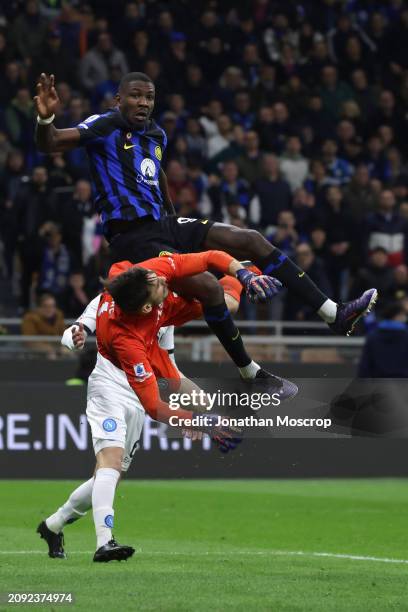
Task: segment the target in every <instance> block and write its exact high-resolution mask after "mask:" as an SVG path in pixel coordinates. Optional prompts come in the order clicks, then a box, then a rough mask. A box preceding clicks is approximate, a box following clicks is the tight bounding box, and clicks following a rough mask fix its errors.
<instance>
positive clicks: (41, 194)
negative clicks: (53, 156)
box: [13, 166, 53, 308]
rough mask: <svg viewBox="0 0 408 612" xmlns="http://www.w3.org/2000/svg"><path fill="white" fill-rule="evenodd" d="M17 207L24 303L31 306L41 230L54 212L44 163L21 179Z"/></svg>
mask: <svg viewBox="0 0 408 612" xmlns="http://www.w3.org/2000/svg"><path fill="white" fill-rule="evenodd" d="M13 209H14V214H15V218H16V223H17V227H18V233H19V243H18V250H19V254H20V259H21V267H22V270H21V279H20V282H21V306H22V307H23V308H28V307H29V305H30V289H31V284H32V281H33V274H34V272H35V271H36V270H37V268H38V257H39V249H40V240H39V236H38V230H39V228H40V226H41V225H43V224H44V223H45V222H46V221H47V220H48V219H51V218H52V216H53V211H52V195H51V191H50V188H49V182H48V172H47V169H46V168H45V167H44V166H36V167H35V168H34V169H33V172H32V175H31V178H30V179H29V180H28V181H26V180H24V181H22V182H21V185H20V188H19V190H18V192H17V194H16V198H15V200H14V207H13Z"/></svg>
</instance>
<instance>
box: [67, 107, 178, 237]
mask: <svg viewBox="0 0 408 612" xmlns="http://www.w3.org/2000/svg"><path fill="white" fill-rule="evenodd" d="M77 128H78V130H79V133H80V144H81V145H83V146H84V147H85V148H86V151H87V153H88V157H89V160H90V166H91V176H92V188H93V194H94V202H95V206H96V210H97V212H98V213H100V215H101V219H102V223H103V226H104V228H106V223H107V222H108V221H110V220H112V219H121V220H127V221H131V220H133V219H138V218H140V217H145V216H147V215H150V216H152V217H153V218H154V219H156V220H157V219H160V217H162V216H163V215H164V214H165V210H164V207H163V195H162V193H161V190H160V187H159V171H160V164H161V159H162V155H163V151H164V149H165V148H166V145H167V137H166V134H165V132H164V130H162V128H161V127H159V126H158V125H157V124H156V123H155V122H154V121H152V120H149V121H147V122H146V124H145V126H144V127H143V128H142V129H140V130H136V129H135V128H132V127H131V126H130V125H129V124H128V123H127V122H126V120H125V119H124V117H123V116H122V115H121V113H120V112H119V110H117V109H113V110H110V111H108V112H107V113H104V114H103V115H92V116H91V117H88V119H86V120H85V121H83V122H82V123H80V124H79V125H78V126H77Z"/></svg>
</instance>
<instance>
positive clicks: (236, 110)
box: [231, 91, 255, 130]
mask: <svg viewBox="0 0 408 612" xmlns="http://www.w3.org/2000/svg"><path fill="white" fill-rule="evenodd" d="M231 117H232V120H233V122H234V123H238V124H239V125H241V126H242V127H243V128H244V130H250V129H251V128H252V125H253V123H254V119H255V117H254V114H253V113H252V112H251V98H250V96H249V93H248V92H247V91H238V92H237V93H236V94H235V96H234V104H233V108H232V113H231Z"/></svg>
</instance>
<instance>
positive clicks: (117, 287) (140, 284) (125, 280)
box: [101, 266, 150, 312]
mask: <svg viewBox="0 0 408 612" xmlns="http://www.w3.org/2000/svg"><path fill="white" fill-rule="evenodd" d="M148 274H149V270H146V268H139V267H138V266H133V267H132V268H129V270H126V271H125V272H122V274H118V275H117V276H115V277H114V278H112V279H109V278H106V279H103V278H102V279H101V281H102V283H103V286H104V287H105V289H106V291H107V292H108V293H109V294H110V295H111V296H112V297H113V299H114V302H115V304H117V305H118V306H119V307H120V308H121V309H122V310H123V311H124V312H137V311H138V310H139V309H140V308H141V307H142V306H143V305H144V304H145V303H146V302H147V301H148V298H149V294H150V292H149V283H148V280H147V276H148Z"/></svg>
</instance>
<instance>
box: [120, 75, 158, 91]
mask: <svg viewBox="0 0 408 612" xmlns="http://www.w3.org/2000/svg"><path fill="white" fill-rule="evenodd" d="M133 81H143V82H144V83H151V84H152V85H154V83H153V81H152V79H151V78H150V77H149V76H147V74H145V73H144V72H128V73H127V74H125V75H124V76H123V77H122V78H121V80H120V83H119V91H123V89H124V88H125V87H126V85H128V84H129V83H133Z"/></svg>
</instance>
